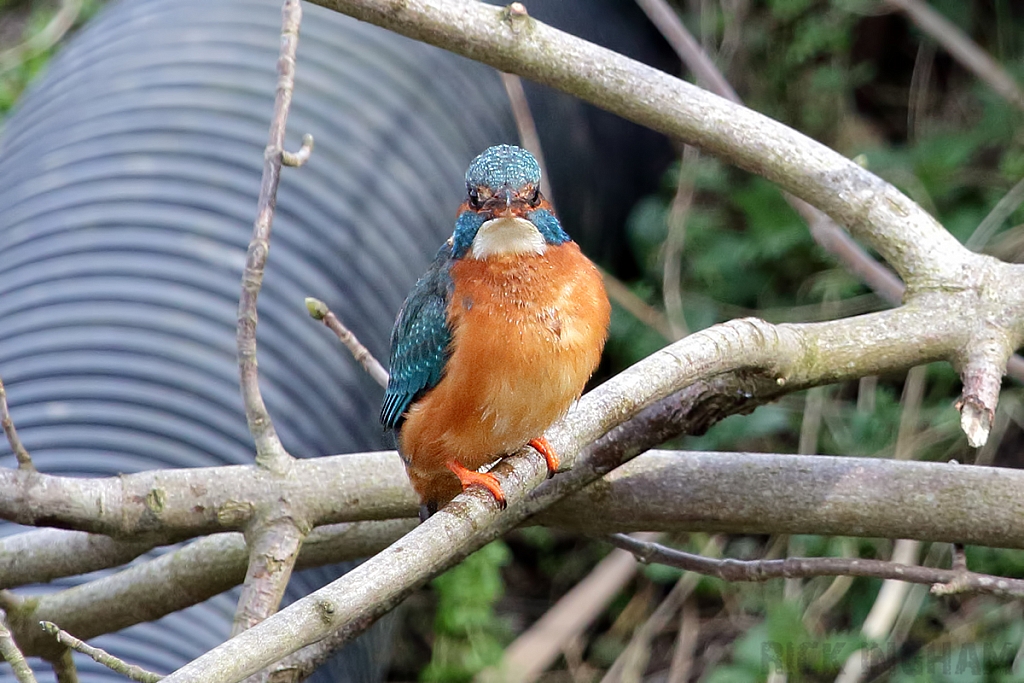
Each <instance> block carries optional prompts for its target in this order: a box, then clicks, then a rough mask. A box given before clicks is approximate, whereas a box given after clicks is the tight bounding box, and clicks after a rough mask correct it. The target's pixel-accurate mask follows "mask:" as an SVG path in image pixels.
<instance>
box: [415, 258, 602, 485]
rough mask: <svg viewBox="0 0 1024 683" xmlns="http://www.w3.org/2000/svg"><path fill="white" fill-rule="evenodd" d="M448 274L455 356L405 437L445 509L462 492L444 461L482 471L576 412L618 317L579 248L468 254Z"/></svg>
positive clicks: (421, 478)
mask: <svg viewBox="0 0 1024 683" xmlns="http://www.w3.org/2000/svg"><path fill="white" fill-rule="evenodd" d="M451 277H452V281H453V283H454V291H453V294H452V298H451V302H450V304H449V308H448V324H449V327H450V328H451V330H452V347H451V356H450V358H449V359H448V363H447V365H446V366H445V374H444V376H443V377H442V379H441V381H440V382H439V383H438V385H437V386H436V387H434V389H432V390H431V391H430V392H429V393H427V394H426V395H425V396H424V397H423V398H422V399H421V400H419V401H418V402H417V403H416V404H414V405H413V406H412V408H410V410H409V412H408V414H407V416H406V421H405V424H404V425H403V426H402V430H401V434H400V437H399V439H400V442H399V447H400V449H401V451H402V454H403V455H404V457H405V458H406V460H407V462H408V470H409V478H410V480H411V481H412V484H413V488H415V489H416V491H417V492H418V493H419V494H420V497H421V498H422V499H423V500H424V501H433V502H435V503H437V504H439V505H443V504H444V503H447V502H448V501H449V500H451V499H452V498H454V497H455V495H456V494H458V493H459V491H460V490H461V485H460V483H459V480H458V478H456V476H455V475H454V474H453V473H452V472H451V470H449V469H448V468H447V467H446V466H445V463H446V461H448V460H450V459H452V458H454V459H456V460H458V461H459V462H460V463H461V464H462V465H464V466H465V467H467V468H470V469H474V470H475V469H478V468H480V467H482V466H483V465H485V464H487V463H490V462H493V461H494V460H496V459H497V458H499V457H501V456H503V455H506V454H509V453H513V452H515V451H516V450H518V449H519V448H521V447H523V446H524V445H526V443H527V442H529V441H530V440H531V439H535V438H538V437H540V436H542V435H543V433H544V431H545V430H546V429H547V428H548V427H549V426H551V424H552V423H553V422H554V421H555V420H557V419H558V418H559V417H561V416H562V415H564V414H565V413H566V411H568V410H569V407H570V406H571V405H572V402H573V401H575V400H576V399H577V398H579V396H580V394H581V393H582V392H583V387H584V385H585V384H586V383H587V380H588V379H589V378H590V376H591V375H592V374H593V372H594V370H595V369H596V368H597V364H598V362H599V361H600V359H601V351H602V349H603V347H604V342H605V339H606V338H607V335H608V321H609V316H610V313H611V307H610V305H609V304H608V297H607V295H606V294H605V291H604V285H603V284H602V282H601V275H600V273H598V271H597V268H596V267H595V266H594V264H593V263H591V262H590V260H589V259H587V257H585V256H584V255H583V254H582V253H581V252H580V249H579V247H578V246H577V245H576V243H575V242H566V243H564V244H560V245H557V246H552V245H549V246H548V247H547V249H545V250H544V253H543V254H531V255H523V254H519V255H511V256H491V257H488V258H486V259H474V258H471V257H470V258H463V259H460V260H459V261H457V262H456V263H454V264H452V267H451Z"/></svg>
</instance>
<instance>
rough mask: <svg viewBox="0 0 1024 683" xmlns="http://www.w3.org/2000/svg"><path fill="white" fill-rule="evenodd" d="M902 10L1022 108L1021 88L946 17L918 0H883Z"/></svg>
mask: <svg viewBox="0 0 1024 683" xmlns="http://www.w3.org/2000/svg"><path fill="white" fill-rule="evenodd" d="M886 2H888V3H889V4H890V5H892V6H893V7H896V8H897V9H900V10H903V12H905V13H906V14H907V16H908V17H910V20H911V21H913V22H914V23H915V24H917V27H918V28H920V29H921V30H922V31H924V32H925V33H927V34H928V35H929V36H931V37H932V38H934V39H935V41H936V42H938V43H939V44H940V45H941V46H942V47H943V48H945V49H946V51H947V52H949V54H951V55H953V58H954V59H956V60H957V61H958V62H960V63H961V64H962V65H963V66H964V67H966V68H967V69H968V70H969V71H971V72H972V73H974V75H975V76H977V77H978V78H980V79H981V80H982V81H984V82H985V83H987V84H988V86H989V87H990V88H992V89H993V90H995V91H996V92H997V93H998V94H999V95H1000V96H1002V97H1003V98H1005V99H1006V100H1007V101H1009V102H1010V103H1011V104H1013V105H1014V106H1016V107H1017V108H1019V109H1021V110H1024V91H1021V88H1020V86H1019V85H1017V82H1016V81H1015V80H1013V77H1012V76H1010V74H1009V73H1007V71H1006V69H1004V68H1003V67H1002V66H1001V65H1000V64H999V63H998V62H997V61H996V60H994V59H992V57H991V56H990V55H989V54H988V53H987V52H985V51H984V50H982V49H981V48H980V47H978V44H977V43H975V42H974V41H973V40H971V39H970V38H969V37H968V36H967V34H965V33H964V32H963V31H961V30H960V28H958V27H957V26H956V24H954V23H953V22H951V21H950V20H949V19H947V18H946V17H944V16H942V15H941V14H939V13H938V12H937V11H935V10H934V9H932V8H931V7H929V6H928V5H927V3H924V2H922V1H921V0H886Z"/></svg>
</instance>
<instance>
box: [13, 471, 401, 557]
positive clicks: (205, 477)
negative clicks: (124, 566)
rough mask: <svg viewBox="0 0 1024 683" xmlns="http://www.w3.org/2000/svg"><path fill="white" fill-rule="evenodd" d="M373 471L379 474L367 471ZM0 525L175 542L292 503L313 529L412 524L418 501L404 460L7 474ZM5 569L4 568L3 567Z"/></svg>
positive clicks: (236, 525)
mask: <svg viewBox="0 0 1024 683" xmlns="http://www.w3.org/2000/svg"><path fill="white" fill-rule="evenodd" d="M370 463H372V465H370ZM0 490H3V491H5V492H8V494H9V495H4V496H0V518H2V519H6V520H9V521H12V522H16V523H18V524H28V525H35V526H40V525H48V526H57V527H61V528H65V529H75V530H79V531H90V532H93V533H99V534H106V535H108V536H113V537H115V538H124V539H127V540H129V541H131V542H132V543H145V542H151V541H153V540H154V539H155V540H157V541H159V542H162V543H173V542H176V541H181V540H184V539H187V538H192V537H194V536H198V535H202V534H208V533H214V532H217V531H239V530H243V529H245V528H246V526H247V525H249V524H250V523H251V522H252V521H253V519H254V518H255V516H256V513H257V510H258V509H259V508H260V506H261V505H266V504H270V503H272V502H273V501H276V500H277V499H278V497H283V498H287V499H288V500H289V501H291V505H292V512H293V514H294V515H295V516H296V517H297V518H301V519H304V520H306V521H307V522H308V523H309V524H311V525H322V524H333V523H336V522H348V521H355V519H353V518H352V517H351V514H352V512H353V511H354V510H356V511H358V512H357V514H358V518H359V519H390V518H394V517H406V516H409V517H412V516H415V514H416V512H415V511H416V509H417V506H418V504H419V503H418V499H417V497H416V495H415V493H413V492H412V489H411V488H410V487H409V484H408V478H407V477H406V475H405V470H404V468H403V466H402V461H401V459H400V458H399V457H398V456H397V455H396V454H392V455H391V456H390V457H384V458H380V457H379V456H377V455H374V454H367V453H350V454H347V455H336V456H330V457H324V458H308V459H307V458H303V459H299V460H296V461H295V462H294V463H293V465H292V467H291V468H289V471H288V472H287V473H286V474H283V475H275V474H273V473H271V472H267V471H266V470H263V469H260V468H258V467H255V466H251V465H230V466H225V467H197V468H187V469H167V470H150V471H146V472H137V473H134V474H126V475H123V476H120V477H101V478H95V479H86V478H79V477H58V476H54V475H48V474H41V473H38V472H23V471H21V470H0ZM0 566H2V565H0Z"/></svg>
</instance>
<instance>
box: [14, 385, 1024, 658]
mask: <svg viewBox="0 0 1024 683" xmlns="http://www.w3.org/2000/svg"><path fill="white" fill-rule="evenodd" d="M730 386H733V387H735V388H734V389H732V390H730V391H720V389H723V388H724V387H715V388H714V389H712V388H706V389H704V390H702V391H699V392H696V393H694V394H688V395H687V396H685V397H683V398H681V399H679V400H677V401H676V406H675V409H676V410H678V411H679V412H680V413H686V412H690V413H692V418H691V419H692V421H690V422H688V424H690V425H692V426H693V428H694V430H695V431H701V430H702V429H703V428H704V427H706V426H707V424H708V422H709V420H710V421H713V419H711V418H709V415H716V416H719V417H720V416H721V408H722V402H723V401H727V400H732V398H733V396H742V394H743V393H745V392H748V391H750V387H749V385H730ZM687 406H690V407H689V408H687ZM665 412H666V413H671V410H669V409H668V407H667V406H666V409H665ZM726 412H731V409H730V410H727V411H726ZM661 419H663V420H667V421H668V422H669V423H672V424H677V425H678V424H681V422H680V421H679V420H676V419H675V418H673V417H671V415H669V416H667V417H666V416H665V415H663V416H662V417H661ZM714 419H717V417H716V418H714ZM647 424H648V425H650V426H651V428H652V429H653V430H654V432H655V433H656V434H658V435H659V436H660V435H661V434H664V433H666V432H665V431H661V430H663V429H664V430H667V429H668V428H667V427H665V426H660V427H659V426H658V425H657V421H656V420H654V419H653V418H652V419H651V420H649V421H647ZM641 431H642V429H641V428H640V427H638V429H637V432H638V433H639V432H641ZM620 438H621V439H622V440H620V441H615V442H613V443H614V447H615V448H618V447H620V446H621V445H622V443H623V442H626V443H628V440H629V439H631V438H632V434H626V435H620ZM598 447H600V446H598ZM606 447H607V448H612V447H613V446H606ZM631 447H632V446H631ZM376 456H377V458H376V460H375V461H371V460H367V461H364V463H363V464H364V466H365V467H366V468H368V469H372V468H373V467H375V466H381V467H388V466H389V465H388V464H387V463H389V462H392V461H393V460H394V454H393V453H379V454H376ZM375 463H376V464H375ZM400 466H401V465H399V467H400ZM559 476H561V475H559ZM558 479H559V477H556V478H555V479H554V480H552V481H553V482H555V481H557V480H558ZM405 485H406V486H408V484H405ZM353 486H355V484H353ZM409 498H410V500H409V504H408V512H407V514H408V517H407V518H406V519H395V520H390V521H374V522H359V523H353V524H340V525H333V526H326V527H320V528H318V529H316V530H314V531H313V532H312V533H311V534H310V536H309V538H308V539H307V541H306V543H304V544H303V547H302V551H301V553H300V556H299V561H298V562H299V564H298V566H299V567H308V566H318V565H322V564H327V563H332V562H340V561H342V560H346V559H353V558H356V557H365V556H367V555H371V554H373V553H375V552H377V551H378V550H380V549H382V548H384V547H386V546H387V545H389V544H390V543H392V542H394V541H395V540H397V539H398V538H399V537H400V536H401V535H402V534H404V533H405V532H407V531H408V530H410V529H412V528H413V527H414V526H415V522H414V519H415V514H416V509H417V504H416V503H417V502H416V499H415V496H414V494H412V492H411V489H410V492H409ZM951 509H956V510H958V511H959V512H958V514H956V515H950V514H948V511H949V510H951ZM1022 516H1024V471H1018V470H1011V469H1005V468H989V467H964V466H959V465H953V464H948V463H930V462H897V461H890V460H884V459H877V458H848V457H831V456H798V455H773V454H759V453H699V452H687V451H650V452H647V453H644V454H643V455H641V456H639V457H637V458H636V459H634V460H632V461H631V462H629V463H627V464H625V465H623V466H622V467H619V468H617V469H616V470H614V471H613V472H611V473H610V474H608V475H606V476H605V477H603V478H602V479H601V480H600V481H597V482H595V483H593V484H591V485H590V486H588V487H587V488H585V489H584V490H582V491H580V492H579V493H576V494H574V495H572V496H569V497H568V498H566V499H565V500H563V501H561V502H560V503H558V504H556V505H554V506H552V507H551V509H550V510H546V511H545V512H544V513H543V514H541V515H538V516H536V517H534V518H532V519H531V520H530V521H529V523H539V524H546V525H549V526H554V527H559V528H563V529H568V530H570V531H574V532H580V533H586V534H591V535H605V534H608V533H615V532H632V531H637V530H644V529H650V530H656V531H668V532H684V531H708V532H728V533H743V534H805V533H815V534H829V535H838V536H867V537H883V538H906V537H912V538H917V539H920V540H923V541H935V542H952V541H962V542H963V543H967V544H972V545H988V546H995V547H1007V548H1024V528H1022V527H1021V525H1020V524H1018V523H1017V520H1019V519H1021V517H1022ZM26 535H28V534H26ZM27 561H28V560H27ZM245 566H246V548H245V544H244V543H243V540H242V538H241V535H240V534H218V535H214V536H210V537H208V538H204V539H200V540H198V541H196V542H194V543H192V544H190V545H187V546H185V547H184V548H181V549H179V550H176V551H174V552H171V553H166V554H164V555H161V556H160V557H158V558H155V559H153V560H149V561H148V562H145V563H139V564H136V565H133V566H132V567H129V568H128V569H126V570H124V571H122V572H120V573H118V574H114V575H111V576H106V577H102V578H100V579H96V580H94V581H91V582H89V583H86V584H82V585H80V586H76V587H74V588H69V589H67V590H64V591H60V592H58V593H53V594H50V595H46V596H40V597H39V598H36V599H35V600H34V601H29V602H27V603H25V604H24V605H17V604H12V605H10V606H9V610H10V614H11V616H12V619H14V620H15V621H14V623H12V627H13V628H14V631H15V633H16V635H17V637H18V640H19V642H20V643H22V645H23V647H24V648H25V652H26V654H39V653H40V651H41V648H44V647H45V646H46V645H49V644H51V643H50V640H49V639H45V638H42V634H41V632H39V630H38V628H36V624H37V623H38V621H39V620H41V619H46V620H50V621H55V622H57V623H60V624H62V625H63V626H64V627H65V628H67V629H68V630H71V631H73V632H74V633H76V634H78V635H79V636H80V637H84V638H93V637H95V636H98V635H101V634H103V633H106V632H109V631H113V630H118V629H121V628H126V627H127V626H130V625H132V624H134V623H138V622H140V621H146V620H151V619H156V618H159V617H161V616H163V615H165V614H169V613H171V612H174V611H176V610H179V609H183V608H185V607H187V606H189V605H191V604H194V603H197V602H201V601H202V600H205V599H206V598H208V597H210V596H212V595H216V594H217V593H220V592H222V591H224V590H227V589H228V588H230V587H232V586H234V585H237V584H238V583H239V582H240V581H241V580H242V578H243V577H244V576H245ZM47 654H48V655H49V652H48V651H47Z"/></svg>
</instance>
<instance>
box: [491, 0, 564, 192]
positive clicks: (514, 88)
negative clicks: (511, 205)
mask: <svg viewBox="0 0 1024 683" xmlns="http://www.w3.org/2000/svg"><path fill="white" fill-rule="evenodd" d="M515 4H519V3H515ZM519 7H521V8H522V15H523V16H525V14H526V8H525V7H523V6H522V5H519ZM516 11H517V12H518V11H519V10H518V9H517V10H516ZM501 82H502V85H504V86H505V93H506V94H507V95H508V102H509V105H511V107H512V118H514V119H515V121H516V131H517V132H518V133H519V144H520V145H522V146H523V147H524V148H526V149H527V150H528V151H529V152H530V154H532V155H533V157H534V158H535V159H536V160H537V165H538V166H540V177H541V178H548V179H550V178H551V176H549V175H548V166H547V163H546V162H545V161H544V150H542V149H541V144H540V135H538V133H537V125H536V123H534V120H533V114H532V113H530V103H529V102H527V100H526V91H524V90H523V81H522V79H520V78H519V76H516V75H515V74H507V73H502V74H501ZM544 196H546V197H547V198H548V201H549V202H551V203H552V204H555V196H554V193H553V191H552V187H551V182H550V180H549V181H548V182H547V184H546V185H545V186H544Z"/></svg>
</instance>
